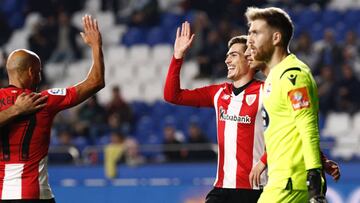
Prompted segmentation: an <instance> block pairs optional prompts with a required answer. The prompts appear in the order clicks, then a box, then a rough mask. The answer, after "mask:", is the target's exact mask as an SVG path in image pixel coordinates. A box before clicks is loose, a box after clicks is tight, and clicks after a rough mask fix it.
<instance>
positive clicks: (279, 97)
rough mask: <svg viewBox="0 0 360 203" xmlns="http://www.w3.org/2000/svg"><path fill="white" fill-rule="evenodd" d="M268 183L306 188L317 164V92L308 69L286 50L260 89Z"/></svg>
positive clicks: (271, 185) (318, 162) (318, 164)
mask: <svg viewBox="0 0 360 203" xmlns="http://www.w3.org/2000/svg"><path fill="white" fill-rule="evenodd" d="M263 104H264V107H265V111H264V112H263V116H264V122H265V123H264V124H265V127H266V130H265V133H264V136H265V145H266V151H267V154H268V157H267V162H268V174H269V180H268V184H267V186H268V187H277V188H283V189H285V188H289V187H291V188H292V189H294V190H306V189H307V186H306V178H307V171H306V170H309V169H313V168H321V167H322V166H321V160H320V146H319V128H318V108H319V105H318V95H317V87H316V83H315V81H314V78H313V77H312V75H311V72H310V69H309V68H308V67H307V66H306V65H305V64H304V63H303V62H301V61H300V60H299V59H297V58H296V56H295V55H293V54H290V55H289V56H287V57H286V58H285V59H284V60H282V61H281V62H280V63H279V64H277V65H276V66H275V67H273V69H272V70H271V71H270V73H269V76H268V77H267V79H266V81H265V86H264V92H263Z"/></svg>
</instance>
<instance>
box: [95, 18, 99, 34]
mask: <svg viewBox="0 0 360 203" xmlns="http://www.w3.org/2000/svg"><path fill="white" fill-rule="evenodd" d="M94 29H95V30H96V31H99V24H98V21H97V20H96V19H94Z"/></svg>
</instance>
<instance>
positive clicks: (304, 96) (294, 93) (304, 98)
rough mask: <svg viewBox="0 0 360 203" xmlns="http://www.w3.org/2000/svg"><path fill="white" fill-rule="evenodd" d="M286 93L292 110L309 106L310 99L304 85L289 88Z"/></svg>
mask: <svg viewBox="0 0 360 203" xmlns="http://www.w3.org/2000/svg"><path fill="white" fill-rule="evenodd" d="M288 95H289V97H290V100H291V105H292V107H293V109H294V110H299V109H303V108H309V107H310V100H309V96H308V93H307V88H306V87H302V88H297V89H294V90H291V91H290V92H289V94H288Z"/></svg>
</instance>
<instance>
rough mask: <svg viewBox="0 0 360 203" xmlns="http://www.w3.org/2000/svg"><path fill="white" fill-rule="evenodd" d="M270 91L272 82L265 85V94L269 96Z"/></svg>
mask: <svg viewBox="0 0 360 203" xmlns="http://www.w3.org/2000/svg"><path fill="white" fill-rule="evenodd" d="M270 92H271V83H268V84H267V85H266V87H265V95H266V96H269V94H270Z"/></svg>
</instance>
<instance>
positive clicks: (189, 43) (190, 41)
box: [188, 34, 195, 45]
mask: <svg viewBox="0 0 360 203" xmlns="http://www.w3.org/2000/svg"><path fill="white" fill-rule="evenodd" d="M194 37H195V35H194V34H192V35H191V37H190V39H189V42H188V45H191V44H192V42H193V41H194Z"/></svg>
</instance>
